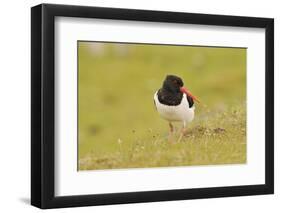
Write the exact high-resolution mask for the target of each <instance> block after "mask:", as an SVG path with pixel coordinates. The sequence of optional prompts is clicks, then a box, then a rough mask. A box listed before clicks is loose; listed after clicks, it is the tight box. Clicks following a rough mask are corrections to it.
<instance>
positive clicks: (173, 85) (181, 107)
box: [153, 75, 200, 142]
mask: <svg viewBox="0 0 281 213" xmlns="http://www.w3.org/2000/svg"><path fill="white" fill-rule="evenodd" d="M153 99H154V105H155V107H156V110H157V111H158V113H159V115H160V117H162V118H164V119H165V120H167V121H168V122H169V140H170V141H172V135H173V133H174V130H175V129H174V126H173V123H174V122H182V128H181V133H180V136H179V138H178V142H180V141H181V139H182V137H183V135H184V134H186V125H187V124H188V123H190V122H191V121H192V120H193V119H194V115H195V112H194V111H195V103H194V102H195V101H196V102H198V103H200V101H199V100H198V98H197V97H196V96H194V95H192V93H191V92H190V91H189V90H188V89H187V88H186V87H184V83H183V80H182V79H181V78H180V77H178V76H175V75H167V76H166V78H165V80H164V82H163V85H162V88H160V89H158V90H157V91H156V92H155V94H154V97H153Z"/></svg>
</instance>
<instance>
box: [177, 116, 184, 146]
mask: <svg viewBox="0 0 281 213" xmlns="http://www.w3.org/2000/svg"><path fill="white" fill-rule="evenodd" d="M185 126H186V122H185V121H184V122H183V126H182V129H181V131H180V137H179V139H178V143H179V142H180V141H181V139H182V137H183V136H184V134H185V133H186V129H185Z"/></svg>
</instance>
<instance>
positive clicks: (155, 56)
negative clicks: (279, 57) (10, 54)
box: [31, 4, 274, 208]
mask: <svg viewBox="0 0 281 213" xmlns="http://www.w3.org/2000/svg"><path fill="white" fill-rule="evenodd" d="M273 36H274V21H273V19H271V18H256V17H238V16H222V15H209V14H194V13H178V12H164V11H148V10H129V9H116V8H115V9H113V8H101V7H86V6H67V5H51V4H42V5H38V6H35V7H33V8H32V9H31V52H32V54H31V59H32V62H31V83H32V85H31V90H32V91H31V96H32V98H31V99H32V100H31V110H32V116H31V121H32V122H31V123H32V126H31V128H32V137H31V149H32V150H31V153H32V154H31V204H32V205H34V206H37V207H40V208H59V207H74V206H89V205H105V204H121V203H136V202H152V201H168V200H181V199H197V198H214V197H227V196H242V195H259V194H272V193H273V191H274V152H273V141H274V90H273V88H274V85H273V84H274V54H273V53H274V37H273Z"/></svg>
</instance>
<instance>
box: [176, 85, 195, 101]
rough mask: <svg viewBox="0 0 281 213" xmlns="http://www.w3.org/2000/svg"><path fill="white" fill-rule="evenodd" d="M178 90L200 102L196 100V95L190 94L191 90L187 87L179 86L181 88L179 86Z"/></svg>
mask: <svg viewBox="0 0 281 213" xmlns="http://www.w3.org/2000/svg"><path fill="white" fill-rule="evenodd" d="M180 91H181V92H182V93H185V94H186V95H188V96H190V97H191V98H192V99H193V100H195V101H197V102H198V103H200V101H199V100H198V98H197V97H196V96H194V95H192V94H191V92H190V91H189V90H188V89H186V88H185V87H181V88H180Z"/></svg>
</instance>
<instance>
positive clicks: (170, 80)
mask: <svg viewBox="0 0 281 213" xmlns="http://www.w3.org/2000/svg"><path fill="white" fill-rule="evenodd" d="M183 85H184V83H183V81H182V79H181V78H180V77H178V76H175V75H167V76H166V79H165V80H164V83H163V89H165V90H167V91H169V92H171V93H179V92H181V93H185V94H186V95H188V96H189V97H191V98H192V99H193V100H195V101H197V102H200V101H199V100H198V99H197V98H196V97H195V96H194V95H192V94H191V92H190V91H189V90H188V89H187V88H185V87H184V86H183Z"/></svg>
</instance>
